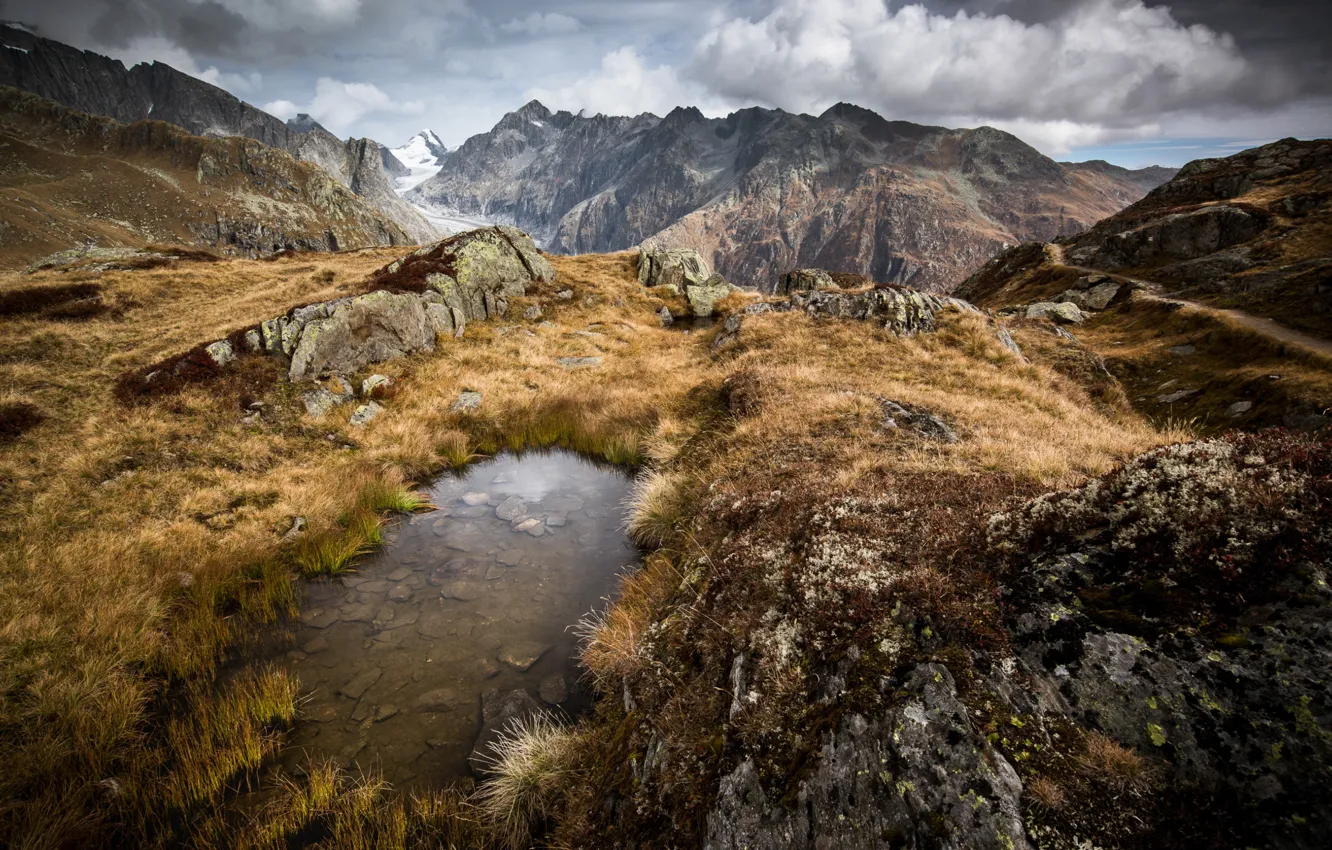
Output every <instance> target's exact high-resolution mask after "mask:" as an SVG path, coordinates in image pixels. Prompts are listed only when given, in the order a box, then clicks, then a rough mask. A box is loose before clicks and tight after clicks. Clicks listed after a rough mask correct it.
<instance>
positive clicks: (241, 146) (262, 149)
mask: <svg viewBox="0 0 1332 850" xmlns="http://www.w3.org/2000/svg"><path fill="white" fill-rule="evenodd" d="M0 152H2V153H0V162H2V163H3V164H2V165H0V263H3V264H5V265H11V266H19V267H22V266H25V265H27V264H28V263H31V262H32V261H33V260H35V259H38V258H39V257H42V256H45V255H47V254H50V253H52V252H55V251H59V250H63V249H66V248H69V247H70V246H71V245H77V244H83V243H96V244H99V245H103V246H123V247H142V246H145V245H150V244H154V243H179V244H185V245H196V246H200V247H207V248H210V249H213V250H215V251H217V252H218V253H220V254H224V255H237V256H243V257H254V256H258V255H260V254H264V253H269V252H272V251H278V250H283V249H289V248H290V249H300V250H315V251H337V250H343V249H349V248H361V247H369V246H378V245H405V244H411V243H413V242H414V241H415V240H413V239H412V238H411V237H409V236H408V234H407V233H405V232H404V231H403V230H402V228H400V227H398V226H397V225H396V224H395V223H393V222H392V221H391V220H389V219H388V218H386V217H385V216H384V215H383V214H382V213H380V212H379V211H378V210H377V209H375V208H374V207H372V206H371V205H370V204H369V203H368V202H367V201H366V199H364V198H362V197H359V196H358V195H356V194H355V193H353V192H352V191H351V190H349V189H348V188H346V187H345V186H343V185H342V184H341V183H339V182H338V181H337V180H335V179H334V178H333V177H332V176H330V175H329V174H328V172H327V171H325V170H324V169H322V168H319V167H317V166H315V165H313V164H311V163H308V162H301V161H298V160H296V159H294V158H293V157H292V156H291V155H290V154H289V153H287V152H286V151H284V150H281V149H278V148H274V147H269V146H267V145H264V144H261V143H260V142H258V141H255V140H253V139H248V138H244V137H241V136H230V137H226V138H204V137H201V136H192V135H190V134H188V133H186V132H185V131H184V130H181V129H179V128H178V127H175V126H173V125H171V124H167V123H165V122H162V121H139V122H136V123H134V124H128V125H126V124H122V123H120V122H118V121H114V120H112V119H110V118H104V117H100V116H93V115H89V114H87V113H84V112H77V111H75V110H72V109H69V108H66V107H64V106H61V105H59V104H56V103H53V102H51V101H49V100H45V99H43V98H40V97H38V96H36V95H33V94H29V93H27V92H21V91H19V90H17V89H13V88H8V87H4V86H0Z"/></svg>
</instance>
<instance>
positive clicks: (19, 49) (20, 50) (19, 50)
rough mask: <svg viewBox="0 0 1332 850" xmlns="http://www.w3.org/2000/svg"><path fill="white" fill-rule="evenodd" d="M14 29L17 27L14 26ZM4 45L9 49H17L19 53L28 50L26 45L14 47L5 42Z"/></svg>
mask: <svg viewBox="0 0 1332 850" xmlns="http://www.w3.org/2000/svg"><path fill="white" fill-rule="evenodd" d="M16 29H17V27H16ZM5 47H8V48H9V49H10V50H17V51H18V52H19V53H27V52H28V49H27V48H26V47H15V46H14V45H12V44H6V45H5Z"/></svg>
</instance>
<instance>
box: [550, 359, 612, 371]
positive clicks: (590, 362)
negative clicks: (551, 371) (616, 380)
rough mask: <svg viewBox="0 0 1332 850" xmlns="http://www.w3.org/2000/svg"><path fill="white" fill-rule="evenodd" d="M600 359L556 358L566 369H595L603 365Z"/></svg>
mask: <svg viewBox="0 0 1332 850" xmlns="http://www.w3.org/2000/svg"><path fill="white" fill-rule="evenodd" d="M601 360H602V358H600V357H556V358H555V362H556V363H558V364H560V365H561V366H563V367H564V368H565V369H581V368H584V367H586V368H595V367H597V366H600V365H601Z"/></svg>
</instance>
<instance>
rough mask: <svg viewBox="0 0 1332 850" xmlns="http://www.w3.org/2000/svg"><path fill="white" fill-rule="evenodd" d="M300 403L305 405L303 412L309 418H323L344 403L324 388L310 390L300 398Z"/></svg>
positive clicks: (341, 398)
mask: <svg viewBox="0 0 1332 850" xmlns="http://www.w3.org/2000/svg"><path fill="white" fill-rule="evenodd" d="M301 401H302V402H303V403H304V404H305V412H306V413H308V414H310V415H311V416H316V417H317V416H323V415H324V414H326V413H328V412H329V411H330V410H332V409H333V408H334V407H335V406H337V405H339V404H342V402H344V401H346V399H344V398H343V397H342V396H340V395H334V394H333V393H331V392H329V391H328V390H326V389H324V388H322V387H321V388H319V389H317V390H310V391H309V392H308V393H306V394H305V395H303V396H301Z"/></svg>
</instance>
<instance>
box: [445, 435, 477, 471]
mask: <svg viewBox="0 0 1332 850" xmlns="http://www.w3.org/2000/svg"><path fill="white" fill-rule="evenodd" d="M435 453H436V454H437V455H438V456H439V457H440V458H441V459H442V460H443V461H444V465H445V466H446V467H448V468H449V469H461V468H462V467H464V466H466V465H467V464H469V463H471V462H472V461H474V460H476V459H477V458H478V457H480V455H478V454H476V453H475V452H473V451H472V449H471V446H470V443H469V441H468V437H467V435H466V434H464V433H463V432H462V431H448V432H446V433H445V434H444V435H443V436H441V437H440V438H439V442H438V443H437V444H436V445H435Z"/></svg>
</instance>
